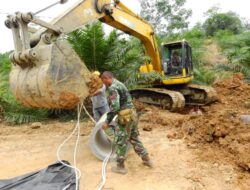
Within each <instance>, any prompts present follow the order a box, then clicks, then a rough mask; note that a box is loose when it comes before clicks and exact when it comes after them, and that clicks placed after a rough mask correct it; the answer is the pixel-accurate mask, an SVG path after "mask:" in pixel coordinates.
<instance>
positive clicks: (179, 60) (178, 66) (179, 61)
mask: <svg viewBox="0 0 250 190" xmlns="http://www.w3.org/2000/svg"><path fill="white" fill-rule="evenodd" d="M161 48H162V68H163V71H164V73H165V75H166V76H168V77H190V76H192V75H193V64H192V48H191V47H190V45H189V44H188V42H187V41H185V40H183V41H177V42H171V43H165V44H162V47H161Z"/></svg>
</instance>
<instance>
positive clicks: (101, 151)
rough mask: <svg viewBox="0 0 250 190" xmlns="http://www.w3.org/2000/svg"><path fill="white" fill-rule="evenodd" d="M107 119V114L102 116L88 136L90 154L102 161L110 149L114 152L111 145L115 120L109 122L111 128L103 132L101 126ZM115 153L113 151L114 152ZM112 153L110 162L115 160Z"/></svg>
mask: <svg viewBox="0 0 250 190" xmlns="http://www.w3.org/2000/svg"><path fill="white" fill-rule="evenodd" d="M106 118H107V114H104V115H103V116H102V117H101V119H100V120H99V121H98V122H97V123H96V125H95V127H94V129H93V130H92V132H91V134H90V139H89V146H90V150H91V152H92V153H93V154H94V155H95V156H96V157H97V158H98V159H99V160H102V161H103V160H104V159H105V158H106V157H107V156H108V155H109V154H110V151H111V145H112V147H113V148H112V149H113V151H114V148H115V147H114V144H113V137H114V126H116V118H117V116H116V117H115V118H114V119H113V121H112V122H111V127H110V128H109V129H108V130H105V131H104V130H103V129H102V125H103V123H104V122H105V120H106ZM130 147H131V145H129V146H128V149H127V152H128V151H129V149H130ZM114 152H115V151H114ZM114 152H113V154H112V156H111V157H110V161H115V160H116V155H115V153H114Z"/></svg>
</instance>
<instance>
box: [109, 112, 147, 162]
mask: <svg viewBox="0 0 250 190" xmlns="http://www.w3.org/2000/svg"><path fill="white" fill-rule="evenodd" d="M133 114H134V115H133V118H136V119H133V120H132V121H131V122H129V123H128V124H127V125H121V124H118V125H117V126H116V127H115V137H114V143H115V148H116V155H117V162H118V163H119V162H123V161H124V160H125V156H126V152H127V148H128V144H129V143H130V144H131V145H132V146H133V148H134V151H135V152H136V153H137V154H138V155H139V156H140V157H144V156H146V155H147V154H148V152H147V150H146V149H145V148H144V146H143V144H142V142H141V141H140V139H139V131H138V127H137V126H138V118H137V114H136V112H135V111H134V112H133Z"/></svg>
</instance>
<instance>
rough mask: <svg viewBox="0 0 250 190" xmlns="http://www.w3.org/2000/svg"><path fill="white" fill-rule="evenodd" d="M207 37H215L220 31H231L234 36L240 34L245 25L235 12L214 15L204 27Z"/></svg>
mask: <svg viewBox="0 0 250 190" xmlns="http://www.w3.org/2000/svg"><path fill="white" fill-rule="evenodd" d="M203 27H204V29H205V32H206V35H208V36H214V34H215V33H216V32H217V31H219V30H227V31H231V32H232V33H233V34H239V33H240V32H241V31H242V28H243V25H242V22H241V20H240V18H239V16H238V15H237V14H235V13H234V12H227V13H213V14H211V15H210V16H209V17H208V18H207V20H206V21H205V22H204V25H203Z"/></svg>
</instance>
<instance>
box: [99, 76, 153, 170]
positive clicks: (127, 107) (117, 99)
mask: <svg viewBox="0 0 250 190" xmlns="http://www.w3.org/2000/svg"><path fill="white" fill-rule="evenodd" d="M101 79H102V81H103V83H104V84H105V85H106V87H107V93H108V102H109V106H110V112H108V115H107V120H106V122H105V123H104V125H103V129H107V128H108V127H109V123H110V122H111V121H112V119H113V118H114V116H115V115H117V114H118V124H117V126H116V127H115V137H114V143H115V145H116V154H117V166H116V167H112V171H113V172H115V173H120V174H126V173H127V169H126V168H125V164H124V162H125V154H126V150H127V146H128V142H130V143H131V144H132V145H133V148H134V150H135V152H136V153H137V154H138V155H139V156H140V157H141V158H142V161H143V164H144V165H146V166H148V167H153V163H152V161H151V160H150V158H149V156H148V152H147V150H146V149H145V148H144V146H143V144H142V142H141V141H140V140H139V131H138V128H137V124H138V118H137V114H136V111H135V108H134V105H133V103H132V98H131V95H130V94H129V91H128V89H127V88H126V86H125V85H124V84H123V83H121V82H120V81H118V80H116V79H115V78H114V77H113V74H112V73H111V72H109V71H105V72H104V73H103V74H102V76H101Z"/></svg>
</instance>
